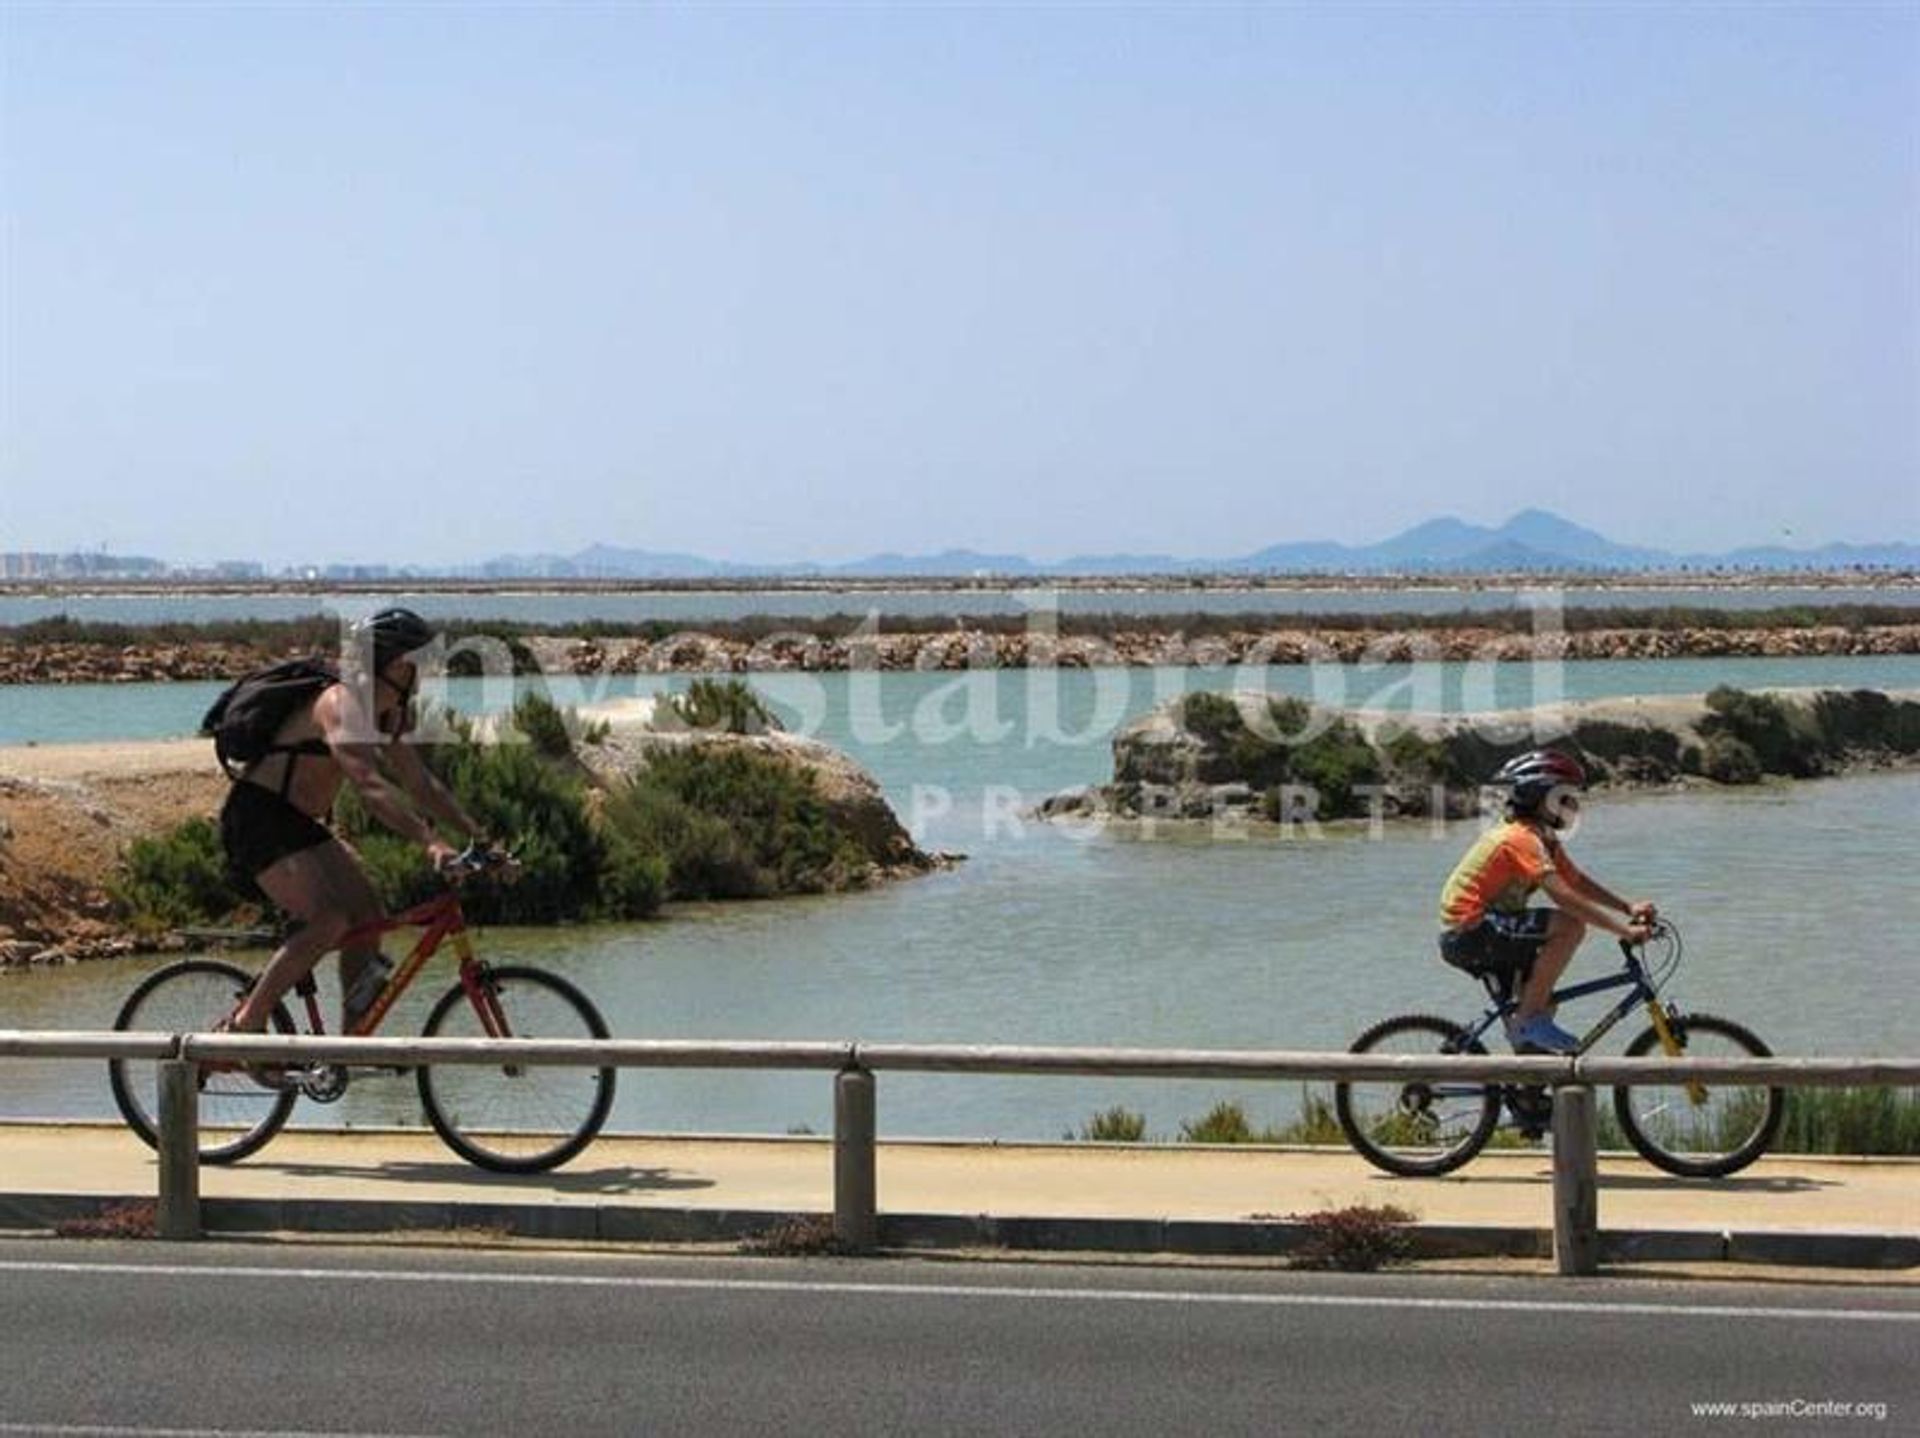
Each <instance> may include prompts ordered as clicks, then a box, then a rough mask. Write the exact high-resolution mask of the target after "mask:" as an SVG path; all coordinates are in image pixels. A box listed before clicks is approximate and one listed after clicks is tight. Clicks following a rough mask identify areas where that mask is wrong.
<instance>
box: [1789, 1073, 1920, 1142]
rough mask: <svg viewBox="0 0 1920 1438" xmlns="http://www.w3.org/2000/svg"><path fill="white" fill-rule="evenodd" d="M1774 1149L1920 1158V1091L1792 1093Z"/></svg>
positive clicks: (1801, 1090) (1804, 1090) (1799, 1090)
mask: <svg viewBox="0 0 1920 1438" xmlns="http://www.w3.org/2000/svg"><path fill="white" fill-rule="evenodd" d="M1773 1151H1774V1152H1776V1153H1851V1154H1888V1155H1894V1156H1897V1157H1902V1158H1920V1089H1895V1088H1833V1089H1813V1088H1793V1089H1788V1090H1787V1108H1786V1115H1785V1117H1784V1118H1783V1119H1782V1120H1781V1122H1780V1134H1779V1137H1778V1138H1776V1139H1775V1140H1774V1143H1773Z"/></svg>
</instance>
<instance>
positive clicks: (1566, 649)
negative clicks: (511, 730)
mask: <svg viewBox="0 0 1920 1438" xmlns="http://www.w3.org/2000/svg"><path fill="white" fill-rule="evenodd" d="M527 649H528V651H529V652H530V653H531V654H532V655H533V656H534V657H535V658H536V660H537V662H538V665H539V667H540V668H541V669H543V670H545V671H546V672H548V673H572V674H578V675H592V674H665V673H675V672H684V671H696V670H703V671H708V672H717V673H734V674H748V673H763V672H783V671H802V672H821V673H827V672H834V671H839V670H846V669H875V670H884V671H906V670H922V671H928V670H931V671H953V670H969V669H1047V668H1053V669H1089V668H1095V667H1102V666H1120V667H1129V668H1145V667H1159V666H1169V665H1173V666H1184V665H1239V664H1318V663H1332V664H1355V663H1362V662H1366V663H1383V664H1385V663H1413V662H1416V661H1423V660H1426V661H1433V660H1437V661H1442V662H1468V661H1473V660H1482V661H1487V660H1500V661H1506V660H1531V659H1689V658H1756V659H1792V658H1807V657H1812V656H1822V655H1891V654H1920V624H1889V625H1871V626H1865V627H1857V628H1850V627H1847V626H1843V625H1817V626H1805V627H1788V628H1757V629H1733V628H1727V629H1720V628H1710V627H1689V628H1652V627H1649V628H1620V629H1592V630H1576V631H1572V632H1565V633H1548V634H1536V633H1531V632H1516V631H1514V630H1511V629H1502V628H1496V627H1492V626H1453V627H1444V628H1439V627H1436V628H1431V629H1424V628H1423V629H1407V630H1376V629H1365V628H1335V627H1324V628H1316V627H1307V628H1277V629H1235V630H1228V631H1223V632H1218V633H1205V634H1194V635H1188V634H1183V633H1179V632H1174V631H1170V630H1167V629H1163V628H1153V627H1146V626H1142V627H1138V628H1116V629H1114V630H1112V631H1111V632H1108V633H1103V634H1079V633H1070V634H1050V633H1044V632H1037V633H1036V632H1029V631H1019V630H1016V631H1005V630H1000V629H967V628H962V629H952V630H944V631H936V632H931V633H928V632H918V631H900V632H875V633H861V634H856V635H852V636H833V635H817V634H808V633H803V632H796V633H790V634H777V635H772V636H767V637H762V638H758V639H752V640H748V639H744V638H739V637H735V636H732V635H728V634H725V633H698V634H696V633H688V634H683V635H677V636H674V637H671V638H667V639H660V640H647V639H639V638H615V637H607V638H597V639H563V638H556V637H542V638H535V639H530V640H528V641H527Z"/></svg>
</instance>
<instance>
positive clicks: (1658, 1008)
mask: <svg viewBox="0 0 1920 1438" xmlns="http://www.w3.org/2000/svg"><path fill="white" fill-rule="evenodd" d="M1647 1017H1648V1018H1649V1019H1651V1020H1652V1021H1653V1031H1654V1032H1655V1033H1656V1034H1658V1035H1659V1036H1660V1052H1661V1053H1663V1054H1665V1055H1666V1056H1667V1057H1668V1058H1670V1059H1677V1058H1684V1057H1686V1053H1687V1046H1686V1045H1685V1044H1684V1043H1682V1042H1681V1041H1680V1036H1679V1035H1678V1034H1677V1033H1675V1032H1674V1028H1673V1021H1674V1019H1675V1018H1677V1017H1678V1016H1677V1015H1675V1014H1672V1013H1669V1012H1668V1011H1667V1008H1666V1006H1665V1005H1664V1004H1662V1003H1661V1002H1660V1001H1659V1000H1658V999H1648V1000H1647ZM1683 1087H1684V1088H1685V1089H1686V1091H1687V1102H1688V1103H1690V1104H1692V1105H1693V1106H1694V1107H1695V1108H1698V1107H1700V1105H1702V1104H1704V1103H1705V1102H1706V1101H1707V1090H1706V1086H1705V1085H1704V1084H1701V1083H1700V1082H1699V1081H1698V1080H1695V1079H1689V1080H1687V1082H1686V1083H1685V1084H1684V1085H1683Z"/></svg>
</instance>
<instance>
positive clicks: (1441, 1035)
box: [1333, 1014, 1500, 1178]
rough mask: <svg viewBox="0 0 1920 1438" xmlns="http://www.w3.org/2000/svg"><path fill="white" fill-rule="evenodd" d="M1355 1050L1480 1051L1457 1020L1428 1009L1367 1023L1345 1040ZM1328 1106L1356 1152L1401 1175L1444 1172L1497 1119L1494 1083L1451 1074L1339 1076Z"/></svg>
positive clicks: (1470, 1151)
mask: <svg viewBox="0 0 1920 1438" xmlns="http://www.w3.org/2000/svg"><path fill="white" fill-rule="evenodd" d="M1349 1052H1351V1053H1356V1054H1418V1055H1421V1056H1422V1057H1429V1056H1431V1055H1434V1054H1484V1053H1485V1052H1486V1050H1485V1049H1484V1048H1482V1047H1481V1046H1480V1044H1479V1043H1478V1042H1476V1041H1474V1040H1472V1039H1469V1038H1468V1037H1467V1035H1466V1031H1465V1030H1464V1029H1462V1028H1460V1026H1459V1025H1457V1024H1453V1023H1449V1022H1448V1021H1447V1020H1445V1019H1441V1018H1434V1017H1433V1016H1432V1015H1430V1014H1404V1015H1402V1016H1401V1017H1399V1018H1393V1019H1385V1020H1382V1021H1381V1022H1380V1023H1377V1024H1375V1025H1374V1026H1373V1027H1372V1028H1370V1029H1368V1030H1367V1031H1366V1032H1365V1033H1363V1034H1362V1035H1360V1037H1359V1038H1357V1039H1355V1040H1354V1041H1353V1047H1352V1048H1351V1049H1350V1050H1349ZM1333 1108H1334V1113H1335V1114H1336V1115H1338V1117H1339V1119H1340V1127H1341V1129H1342V1131H1344V1132H1345V1134H1346V1135H1347V1142H1349V1143H1351V1144H1352V1145H1353V1147H1354V1149H1355V1150H1356V1151H1357V1152H1358V1153H1359V1155H1360V1156H1361V1157H1362V1158H1364V1159H1366V1161H1367V1162H1368V1163H1370V1164H1372V1165H1373V1166H1374V1167H1375V1168H1379V1169H1384V1170H1386V1172H1388V1173H1396V1174H1400V1175H1402V1176H1405V1177H1409V1178H1428V1177H1432V1176H1433V1175H1435V1174H1441V1173H1451V1172H1452V1171H1453V1170H1454V1169H1456V1168H1458V1167H1460V1165H1461V1164H1463V1163H1465V1162H1466V1161H1467V1160H1468V1159H1470V1158H1472V1157H1473V1156H1474V1155H1475V1154H1476V1153H1478V1152H1480V1150H1481V1149H1482V1148H1484V1147H1485V1146H1486V1143H1487V1140H1488V1139H1489V1138H1491V1137H1493V1130H1494V1127H1495V1125H1497V1124H1498V1123H1499V1122H1500V1091H1499V1087H1498V1086H1497V1085H1493V1084H1485V1083H1473V1082H1471V1081H1467V1080H1454V1081H1449V1082H1446V1083H1434V1082H1431V1081H1429V1080H1425V1079H1421V1080H1414V1081H1398V1082H1396V1081H1383V1082H1377V1083H1359V1082H1356V1083H1343V1084H1339V1085H1336V1086H1335V1088H1334V1091H1333Z"/></svg>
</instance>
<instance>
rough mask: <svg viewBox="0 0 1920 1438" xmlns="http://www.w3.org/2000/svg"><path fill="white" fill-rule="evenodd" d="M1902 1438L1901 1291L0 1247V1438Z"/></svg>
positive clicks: (1019, 1267)
mask: <svg viewBox="0 0 1920 1438" xmlns="http://www.w3.org/2000/svg"><path fill="white" fill-rule="evenodd" d="M1702 1402H1725V1403H1728V1404H1734V1405H1739V1404H1743V1403H1745V1404H1778V1405H1781V1407H1780V1409H1779V1411H1778V1412H1775V1413H1761V1412H1758V1411H1753V1412H1750V1413H1749V1414H1748V1415H1746V1416H1742V1415H1740V1414H1739V1413H1738V1412H1737V1411H1736V1413H1735V1414H1734V1416H1732V1417H1725V1418H1710V1417H1699V1416H1695V1414H1694V1411H1693V1407H1692V1405H1694V1404H1696V1403H1702ZM1819 1404H1851V1405H1854V1411H1853V1413H1852V1414H1850V1415H1848V1416H1840V1415H1839V1414H1838V1412H1836V1411H1835V1410H1832V1409H1829V1410H1828V1411H1827V1413H1826V1415H1824V1416H1821V1415H1820V1414H1819V1411H1818V1410H1817V1409H1815V1408H1811V1407H1809V1405H1819ZM1794 1405H1799V1406H1798V1408H1797V1409H1796V1407H1795V1406H1794ZM1874 1405H1882V1408H1881V1409H1880V1410H1878V1411H1881V1412H1883V1414H1884V1416H1875V1413H1876V1411H1877V1410H1876V1409H1875V1406H1874ZM1916 1426H1920V1290H1916V1289H1913V1288H1905V1289H1902V1288H1893V1287H1887V1288H1870V1287H1868V1288H1863V1287H1853V1286H1847V1287H1824V1286H1808V1287H1799V1286H1788V1285H1780V1284H1753V1285H1731V1284H1702V1283H1687V1284H1666V1283H1656V1282H1652V1281H1642V1280H1620V1279H1614V1280H1596V1281H1591V1282H1585V1281H1582V1282H1571V1281H1559V1280H1551V1279H1491V1278H1489V1279H1465V1278H1441V1277H1435V1276H1430V1275H1410V1276H1392V1277H1387V1276H1372V1277H1348V1276H1332V1275H1329V1276H1314V1275H1305V1274H1292V1273H1284V1272H1256V1271H1240V1270H1218V1269H1168V1268H1146V1267H1063V1266H1038V1265H1024V1264H961V1263H940V1262H929V1261H903V1262H893V1261H883V1260H870V1261H864V1262H854V1261H847V1260H840V1261H832V1260H814V1261H788V1260H774V1259H758V1260H755V1259H746V1258H737V1257H735V1258H721V1259H700V1258H690V1257H688V1258H682V1257H655V1256H645V1257H641V1256H623V1255H606V1254H593V1255H584V1254H577V1253H555V1252H538V1253H509V1252H499V1251H477V1250H443V1249H433V1250H427V1249H418V1248H414V1249H403V1248H375V1247H366V1248H340V1247H331V1246H327V1247H293V1246H285V1245H279V1244H258V1245H234V1244H223V1245H219V1246H212V1245H209V1246H205V1247H197V1246H194V1247H189V1246H161V1245H157V1244H151V1243H146V1244H111V1243H78V1242H70V1241H69V1242H50V1241H49V1242H42V1241H37V1240H9V1241H4V1242H0V1434H14V1433H53V1434H60V1433H110V1434H130V1435H131V1434H139V1435H162V1434H175V1433H212V1434H222V1435H232V1434H240V1433H260V1434H277V1435H292V1434H299V1435H309V1434H347V1433H352V1434H463V1435H464V1434H492V1433H500V1434H533V1435H540V1438H573V1435H586V1434H598V1433H618V1434H673V1435H676V1438H680V1435H693V1438H697V1435H705V1434H737V1433H753V1434H810V1433H832V1434H835V1435H848V1434H912V1435H916V1438H920V1435H932V1434H994V1435H1005V1434H1047V1435H1067V1434H1088V1433H1094V1434H1099V1435H1101V1438H1130V1435H1147V1434H1151V1435H1156V1438H1162V1435H1168V1434H1187V1433H1193V1434H1206V1435H1209V1438H1211V1435H1220V1434H1237V1433H1258V1434H1276V1433H1280V1434H1286V1433H1312V1434H1315V1435H1325V1434H1336V1433H1367V1434H1378V1433H1391V1432H1395V1431H1399V1432H1405V1433H1408V1434H1414V1433H1418V1434H1422V1435H1425V1434H1438V1433H1461V1434H1486V1433H1501V1432H1514V1433H1518V1432H1523V1431H1524V1432H1528V1433H1535V1434H1537V1433H1539V1432H1542V1431H1547V1432H1552V1433H1555V1434H1556V1435H1558V1434H1571V1433H1617V1432H1621V1431H1635V1430H1637V1431H1642V1432H1655V1433H1675V1432H1685V1431H1694V1430H1698V1431H1700V1432H1702V1433H1711V1432H1715V1431H1729V1432H1764V1433H1768V1434H1784V1433H1800V1432H1847V1433H1873V1432H1880V1433H1893V1432H1902V1431H1904V1432H1913V1431H1915V1430H1916Z"/></svg>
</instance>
